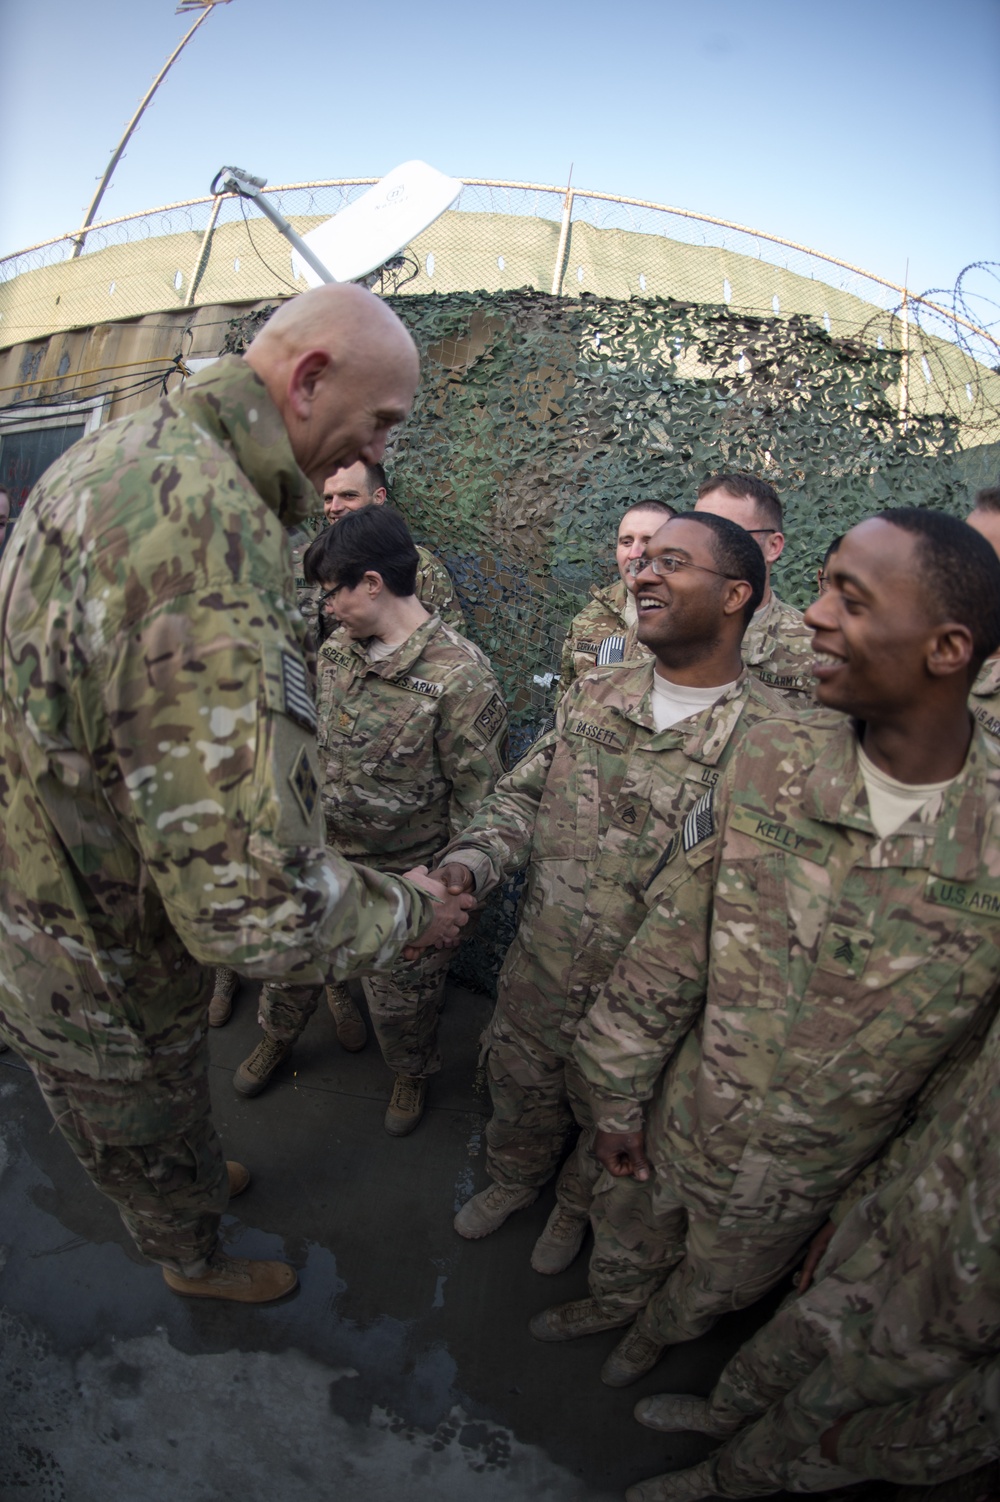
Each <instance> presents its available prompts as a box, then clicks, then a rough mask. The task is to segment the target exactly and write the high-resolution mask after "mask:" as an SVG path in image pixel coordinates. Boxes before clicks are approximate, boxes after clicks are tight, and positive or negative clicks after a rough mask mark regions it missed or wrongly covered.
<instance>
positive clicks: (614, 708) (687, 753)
mask: <svg viewBox="0 0 1000 1502" xmlns="http://www.w3.org/2000/svg"><path fill="white" fill-rule="evenodd" d="M646 552H647V555H648V558H647V561H646V562H645V565H643V563H642V562H640V564H639V567H640V572H639V575H638V578H637V580H636V590H637V599H638V602H639V633H640V636H641V637H642V640H643V641H644V642H645V644H646V645H647V646H648V647H649V648H650V649H651V651H652V652H653V653H655V654H656V658H657V662H656V664H655V666H656V672H655V673H654V661H653V660H650V661H648V662H637V663H634V664H632V665H627V666H624V667H618V668H597V669H594V670H592V671H591V672H590V673H587V674H585V675H584V677H583V678H581V679H579V680H578V681H577V682H576V683H574V684H573V686H572V688H571V689H570V691H569V693H568V694H566V695H565V696H564V698H563V699H562V701H561V703H560V705H559V709H558V711H557V716H556V725H555V728H554V729H553V730H552V731H550V732H549V733H548V734H547V735H545V736H543V737H542V738H541V739H540V740H539V741H538V742H537V743H536V744H535V745H534V746H532V748H531V750H530V752H529V753H528V755H527V756H526V757H525V758H524V759H523V760H522V761H521V762H520V763H519V764H518V765H517V767H515V769H514V770H513V772H511V773H510V774H509V775H508V776H507V777H505V778H504V779H503V781H502V782H501V783H500V784H499V785H498V787H497V791H496V793H495V794H494V795H493V797H492V798H490V799H488V800H487V802H486V804H485V805H484V807H483V808H482V809H481V810H480V812H479V814H478V815H477V816H476V818H475V819H474V820H473V821H472V823H471V824H470V825H469V827H468V828H467V829H466V830H465V832H464V834H463V835H462V836H461V837H460V838H459V839H458V840H456V841H453V842H452V845H451V846H450V847H449V849H448V851H447V852H446V853H445V854H444V855H443V856H442V858H441V859H442V864H443V866H444V870H443V871H442V872H441V873H440V874H441V875H442V877H443V879H444V880H445V882H446V884H448V883H449V882H450V881H451V873H452V872H454V871H455V867H456V865H457V866H460V867H461V871H460V872H459V873H456V880H457V878H458V877H459V876H460V875H464V876H465V877H466V879H467V880H468V882H469V886H470V887H471V885H472V880H473V879H474V881H475V891H476V895H477V896H480V895H482V894H484V893H486V892H489V891H491V890H492V889H493V888H494V887H495V886H496V885H497V884H498V883H499V882H500V881H501V880H503V879H504V878H505V877H508V876H510V875H511V873H513V872H514V871H517V870H519V869H522V868H523V867H524V866H525V865H528V881H527V891H526V896H525V903H524V910H523V915H522V918H521V923H520V927H519V929H518V932H517V936H516V938H515V940H514V943H513V945H512V946H511V949H510V951H509V952H508V955H507V958H506V961H505V963H504V967H503V970H502V972H501V975H500V984H499V999H498V1002H497V1007H496V1012H495V1014H494V1017H493V1020H492V1022H491V1024H490V1027H489V1029H488V1032H487V1035H486V1038H485V1039H484V1044H485V1047H486V1049H487V1050H488V1070H489V1081H490V1094H491V1097H492V1102H493V1117H492V1120H491V1121H490V1123H489V1125H488V1127H487V1131H486V1136H487V1144H488V1153H487V1168H488V1171H489V1175H490V1179H491V1183H490V1185H489V1187H488V1188H486V1189H485V1190H482V1191H481V1192H480V1193H479V1194H477V1195H475V1196H474V1197H473V1199H472V1200H470V1201H469V1202H468V1203H467V1204H466V1205H465V1206H463V1208H462V1209H461V1210H460V1211H459V1213H458V1216H457V1217H456V1221H455V1227H456V1229H457V1230H458V1231H459V1233H460V1234H461V1235H463V1236H469V1237H480V1236H485V1235H488V1234H489V1233H490V1232H491V1231H494V1230H496V1229H497V1228H498V1227H499V1226H500V1225H501V1224H502V1223H503V1221H504V1220H505V1219H506V1218H507V1216H508V1215H510V1214H511V1213H512V1212H513V1211H515V1210H517V1209H520V1208H521V1207H522V1206H525V1205H528V1204H530V1203H531V1202H532V1201H533V1200H534V1199H535V1198H537V1195H538V1190H539V1188H540V1186H541V1185H543V1184H544V1183H545V1182H546V1181H547V1180H548V1179H549V1178H550V1177H551V1176H552V1174H553V1172H554V1171H555V1169H556V1166H557V1165H558V1163H559V1159H560V1156H561V1154H562V1151H563V1148H564V1146H565V1143H566V1141H567V1137H568V1135H569V1134H570V1133H571V1131H572V1130H573V1128H574V1123H579V1124H580V1125H582V1126H584V1127H587V1126H589V1115H588V1113H587V1108H586V1102H585V1099H584V1096H583V1092H582V1090H581V1089H580V1084H579V1081H578V1078H577V1075H576V1071H575V1070H574V1068H573V1067H572V1065H571V1059H570V1055H571V1048H572V1044H573V1039H574V1036H575V1033H576V1028H577V1025H578V1023H579V1020H580V1018H581V1017H582V1016H583V1014H584V1012H585V1011H586V1009H587V1007H588V1006H589V1005H590V1003H591V1001H592V1000H593V999H594V997H595V996H596V995H597V994H598V992H599V990H600V988H601V986H602V985H603V984H604V982H605V980H606V979H607V977H608V975H609V974H610V972H611V968H612V966H613V965H614V963H615V960H616V959H617V957H618V955H619V954H620V953H621V950H622V949H623V947H624V946H625V944H626V943H627V942H628V939H629V937H630V936H631V934H633V933H634V932H635V930H636V929H637V928H638V926H639V924H640V923H641V922H642V919H643V918H644V917H645V911H646V910H645V907H644V906H643V901H642V894H643V890H644V888H645V887H646V886H647V885H648V883H649V882H650V881H651V880H653V878H654V876H655V874H656V871H657V869H658V866H659V865H660V864H662V862H663V861H664V859H665V858H666V855H667V853H668V852H669V851H670V850H671V849H672V848H673V846H674V845H675V844H676V843H677V840H678V838H679V833H680V829H681V826H682V824H683V822H684V819H685V817H686V816H687V814H688V813H689V811H690V810H691V809H692V808H693V807H694V805H695V804H696V803H697V802H698V800H699V798H701V797H702V796H703V794H704V791H705V789H706V788H709V787H712V786H713V785H714V783H715V782H716V780H717V779H718V777H719V775H720V771H721V769H722V767H724V766H725V764H726V761H727V759H728V757H729V756H730V754H731V752H732V749H733V747H734V746H735V745H736V744H737V742H738V741H739V739H740V737H741V736H742V735H744V734H746V733H747V729H748V727H749V726H750V725H753V724H754V723H756V722H757V721H758V720H762V719H764V720H767V719H770V718H771V717H773V716H774V715H776V714H780V713H782V711H783V705H782V701H781V700H780V698H779V697H778V696H777V695H774V694H771V693H770V692H769V691H768V690H764V689H763V688H762V687H761V686H760V685H759V684H757V683H756V682H755V680H753V679H752V678H751V677H750V675H749V674H748V673H746V672H745V671H744V670H743V668H742V664H741V662H740V655H739V644H740V639H741V637H742V634H743V630H744V627H745V623H746V619H747V617H748V615H749V610H750V608H752V605H753V603H754V602H755V600H756V598H757V597H759V594H760V591H761V590H762V589H763V584H764V576H763V567H762V564H761V559H760V553H759V549H758V548H757V547H756V544H754V543H752V542H751V541H750V540H749V539H748V538H747V536H746V534H745V533H744V532H743V531H742V529H741V528H738V527H735V526H733V525H732V524H731V523H728V522H726V521H724V520H722V519H720V518H715V517H694V516H691V515H689V516H688V517H687V518H677V519H674V520H672V521H669V522H668V523H667V524H666V525H665V526H664V527H662V528H661V529H660V530H659V531H658V532H657V533H656V534H655V535H654V537H653V538H652V539H651V540H650V542H649V543H648V544H647V548H646ZM661 559H662V560H663V563H662V567H663V570H664V573H663V575H662V576H660V575H659V574H658V573H656V572H654V571H653V565H655V566H656V567H657V568H659V567H661V564H660V560H661ZM675 563H676V570H675V571H674V572H669V573H668V572H667V569H668V568H669V569H673V568H674V564H675ZM661 704H663V705H664V709H665V712H664V713H662V714H661V708H660V706H661ZM658 726H659V727H660V728H658ZM529 861H530V864H529ZM591 1164H592V1159H591V1158H590V1155H589V1153H588V1152H587V1151H586V1149H585V1147H584V1148H583V1149H581V1150H580V1151H579V1152H578V1153H576V1154H574V1156H573V1158H572V1159H571V1160H570V1165H569V1167H568V1170H567V1171H565V1172H564V1173H563V1175H562V1177H561V1178H560V1181H559V1186H558V1193H557V1205H556V1209H555V1210H554V1211H553V1213H552V1216H551V1217H550V1220H549V1223H548V1225H547V1226H546V1228H545V1231H544V1232H543V1234H542V1236H541V1238H540V1239H539V1241H538V1243H537V1244H536V1246H535V1249H534V1252H533V1254H532V1265H533V1266H534V1267H535V1269H536V1270H537V1271H539V1272H547V1273H552V1272H557V1271H559V1270H560V1269H561V1268H562V1267H565V1266H568V1264H569V1262H570V1261H571V1260H572V1258H573V1257H574V1256H575V1255H576V1252H577V1251H578V1250H579V1247H580V1244H581V1242H582V1239H583V1235H584V1232H585V1231H586V1226H587V1214H588V1207H589V1202H590V1194H591V1186H592V1183H593V1181H594V1180H595V1179H596V1177H597V1171H598V1169H597V1165H596V1163H593V1166H591ZM627 1317H628V1316H626V1317H625V1318H626V1319H627ZM624 1322H625V1320H622V1321H621V1323H624Z"/></svg>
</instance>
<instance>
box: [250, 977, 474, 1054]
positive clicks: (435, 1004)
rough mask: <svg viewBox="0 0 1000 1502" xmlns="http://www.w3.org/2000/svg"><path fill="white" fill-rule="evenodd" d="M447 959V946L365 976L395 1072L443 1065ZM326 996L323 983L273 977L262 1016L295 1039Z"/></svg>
mask: <svg viewBox="0 0 1000 1502" xmlns="http://www.w3.org/2000/svg"><path fill="white" fill-rule="evenodd" d="M448 961H449V955H448V953H447V951H446V950H438V949H432V950H429V951H426V952H425V953H422V954H421V955H420V956H419V957H418V958H417V959H416V960H413V961H406V960H400V961H399V963H398V964H396V965H393V967H392V969H391V970H388V971H386V972H385V973H384V974H381V973H380V974H376V975H368V976H366V977H365V978H364V980H363V981H362V985H363V986H364V991H365V1000H366V1001H367V1002H368V1010H369V1012H370V1014H371V1020H372V1027H373V1028H374V1030H375V1036H376V1038H377V1039H378V1043H379V1047H380V1048H381V1050H382V1057H383V1058H384V1059H385V1062H386V1063H387V1064H388V1066H389V1068H390V1069H391V1070H392V1071H393V1072H394V1073H395V1074H405V1075H409V1076H411V1077H416V1076H418V1075H428V1074H435V1073H436V1072H437V1071H438V1070H439V1069H440V1068H441V1055H440V1053H439V1052H438V1047H437V1032H438V1021H439V1019H440V1016H441V1008H442V1006H443V1005H444V988H445V982H446V980H447V975H448ZM322 997H323V987H322V986H285V985H279V984H274V983H268V984H267V985H265V986H263V987H262V988H261V993H260V1004H259V1007H258V1012H257V1020H258V1022H259V1023H260V1025H261V1027H262V1028H263V1029H264V1031H265V1033H267V1034H268V1036H269V1037H272V1038H278V1039H279V1040H280V1041H281V1042H282V1043H294V1042H295V1039H296V1038H297V1037H298V1036H299V1034H300V1033H301V1032H302V1030H303V1028H304V1027H305V1025H306V1023H307V1022H308V1021H309V1018H310V1017H311V1016H312V1014H313V1012H315V1010H316V1008H317V1006H318V1005H319V1003H320V1001H321V999H322Z"/></svg>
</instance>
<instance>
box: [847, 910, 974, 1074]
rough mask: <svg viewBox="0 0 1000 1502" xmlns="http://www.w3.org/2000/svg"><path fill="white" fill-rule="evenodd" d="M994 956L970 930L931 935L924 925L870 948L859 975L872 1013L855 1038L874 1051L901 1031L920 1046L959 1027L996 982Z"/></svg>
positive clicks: (884, 1046) (899, 1036) (896, 1036)
mask: <svg viewBox="0 0 1000 1502" xmlns="http://www.w3.org/2000/svg"><path fill="white" fill-rule="evenodd" d="M920 940H923V942H922V943H921V942H919V941H920ZM893 951H894V952H893ZM998 958H1000V956H998V954H997V951H996V949H995V948H994V946H993V945H992V944H990V943H988V942H986V941H985V940H984V938H983V936H982V935H980V934H977V933H974V932H965V933H957V934H956V933H953V934H947V935H941V934H938V935H935V934H934V933H933V932H928V931H927V930H926V929H925V930H923V932H920V933H917V934H916V935H915V936H914V941H913V942H911V943H910V944H909V945H907V946H903V945H900V946H898V947H894V946H891V945H880V946H878V948H877V949H873V950H872V952H871V953H870V954H869V956H868V958H867V960H866V961H865V963H864V964H863V965H861V966H860V970H859V979H860V981H861V986H862V988H863V996H864V1000H865V1001H867V1002H868V1005H869V1006H870V1007H871V1010H872V1011H873V1013H874V1015H873V1016H872V1017H871V1020H870V1021H869V1022H866V1023H865V1025H864V1027H862V1028H861V1030H860V1032H859V1033H858V1043H859V1044H860V1046H861V1047H862V1048H863V1049H864V1050H865V1051H866V1052H867V1053H870V1054H875V1055H879V1054H881V1053H882V1052H883V1050H884V1049H885V1048H886V1047H887V1046H888V1045H889V1044H890V1043H891V1042H893V1040H897V1039H899V1038H901V1037H902V1036H903V1035H904V1034H906V1035H909V1036H910V1037H911V1038H912V1043H913V1045H914V1046H917V1047H919V1045H920V1043H921V1040H926V1041H928V1042H930V1041H932V1040H933V1039H934V1038H936V1037H938V1036H939V1034H940V1032H941V1030H942V1029H944V1030H945V1031H948V1032H950V1031H952V1029H959V1030H960V1029H961V1027H962V1026H964V1023H965V1021H966V1020H967V1019H968V1018H969V1017H971V1016H972V1015H973V1013H974V1012H975V1011H976V1010H977V1009H978V1007H979V1005H980V1004H981V1000H982V996H983V993H984V991H985V990H988V989H989V988H990V987H991V986H992V985H994V984H995V983H996V980H997V978H998V966H997V961H998ZM824 968H826V967H824ZM867 1010H868V1008H865V1011H867Z"/></svg>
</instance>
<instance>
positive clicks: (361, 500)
mask: <svg viewBox="0 0 1000 1502" xmlns="http://www.w3.org/2000/svg"><path fill="white" fill-rule="evenodd" d="M387 496H388V487H387V481H386V475H385V470H384V469H383V467H382V465H381V464H376V463H369V462H368V461H367V460H364V459H358V460H357V461H356V462H355V463H354V464H347V465H344V466H342V467H341V468H339V469H336V470H334V472H333V474H331V475H327V477H326V480H325V481H324V482H323V514H324V516H325V518H326V521H327V522H328V523H329V524H330V525H331V526H332V525H333V524H334V523H335V522H338V521H339V520H340V519H341V517H343V516H349V515H350V514H351V512H353V511H360V510H362V509H363V508H364V507H365V506H384V505H385V502H386V499H387ZM321 530H322V522H321V521H320V520H319V519H317V518H314V517H310V518H307V519H306V522H304V523H302V524H300V526H299V527H297V528H296V531H295V532H294V533H293V535H292V538H291V543H292V572H293V574H294V576H295V590H296V595H297V598H298V605H299V609H300V610H301V612H302V614H303V615H304V616H305V619H306V624H307V625H308V626H309V627H310V628H311V629H313V634H314V637H315V641H314V645H316V646H318V645H319V643H320V641H321V640H322V638H323V636H324V635H325V634H326V633H327V632H328V631H329V630H330V629H332V625H331V617H330V616H328V615H324V611H323V591H322V590H321V589H320V588H319V587H318V585H316V584H310V583H309V581H308V580H307V579H306V577H305V572H304V568H303V560H304V558H305V555H306V552H307V551H308V549H309V548H310V547H311V545H312V544H313V543H314V542H315V540H316V537H317V535H318V534H319V533H320V531H321ZM417 559H418V562H417V583H416V588H415V591H414V593H415V594H416V596H417V599H418V600H419V601H420V603H421V605H423V607H424V609H425V610H427V611H428V613H429V614H430V615H439V616H440V617H441V619H442V620H443V621H444V623H445V625H446V626H450V627H451V628H452V629H453V630H454V631H461V632H463V633H464V631H465V619H464V617H463V615H462V610H461V607H460V605H459V603H458V600H457V598H456V596H455V587H454V585H453V584H452V582H451V575H450V574H449V573H448V570H447V569H446V568H445V566H444V564H443V563H442V562H441V561H440V559H438V558H435V557H434V554H433V553H430V552H428V550H427V549H426V548H422V547H419V546H418V547H417ZM238 986H239V976H238V975H237V974H236V971H235V970H233V969H232V968H231V967H230V966H228V965H220V966H219V967H218V969H217V970H216V971H215V976H214V984H213V991H212V998H211V1000H210V1001H209V1004H208V1020H209V1023H210V1024H211V1026H212V1027H223V1026H224V1025H225V1023H227V1022H228V1021H229V1019H230V1017H231V1016H232V1012H233V1000H234V998H235V996H236V991H237V987H238ZM330 996H331V1006H332V1005H333V999H334V998H335V997H336V996H339V997H340V998H341V1002H342V1005H341V1006H340V1008H339V1013H335V1014H334V1015H335V1016H337V1036H338V1037H339V1039H340V1041H341V1043H342V1044H343V1046H344V1048H346V1049H348V1050H349V1051H351V1052H355V1051H357V1050H358V1049H361V1048H364V1046H365V1025H364V1021H363V1019H362V1017H361V1014H360V1012H359V1011H358V1009H357V1007H356V1006H355V1005H354V1003H353V1001H351V999H350V992H349V991H347V989H346V987H338V988H336V990H333V989H331V992H330Z"/></svg>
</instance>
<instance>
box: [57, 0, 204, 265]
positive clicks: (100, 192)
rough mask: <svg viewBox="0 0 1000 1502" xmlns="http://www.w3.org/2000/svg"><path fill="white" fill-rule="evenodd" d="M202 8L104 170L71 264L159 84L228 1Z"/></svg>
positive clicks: (130, 122)
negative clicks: (201, 27)
mask: <svg viewBox="0 0 1000 1502" xmlns="http://www.w3.org/2000/svg"><path fill="white" fill-rule="evenodd" d="M203 4H204V6H205V9H204V10H203V11H202V13H201V15H200V16H199V17H198V19H197V21H195V23H194V25H193V26H192V27H191V30H190V31H189V32H188V33H187V35H186V36H185V37H183V38H182V40H181V41H180V43H179V44H178V45H177V46H176V47H175V48H174V50H173V52H171V54H170V56H169V57H168V58H167V60H166V62H165V63H164V64H163V67H162V68H161V69H160V71H159V73H157V75H156V77H155V78H154V79H153V82H152V83H151V84H150V86H149V88H148V89H147V90H146V94H145V96H144V98H143V100H142V103H141V104H140V105H139V108H138V109H137V110H136V112H135V114H134V115H133V116H132V118H131V120H130V121H129V122H128V125H127V126H126V128H125V134H124V135H123V136H122V138H121V140H120V141H119V142H118V146H117V148H116V150H115V154H114V156H113V157H112V158H111V160H110V162H109V163H108V165H107V168H106V169H105V173H104V176H103V177H102V178H101V181H100V183H99V185H98V188H97V192H96V193H95V194H94V196H93V198H92V199H91V203H90V208H89V209H88V210H87V217H86V218H85V219H84V221H83V223H82V224H81V225H80V228H79V230H78V231H77V234H76V237H75V238H76V244H75V245H74V247H73V254H72V256H71V257H70V259H71V260H74V261H75V260H76V258H77V256H79V255H81V254H82V252H83V246H84V242H85V241H86V238H87V230H88V228H89V227H90V225H91V224H93V222H94V216H95V214H96V213H97V210H98V208H99V206H100V202H101V199H102V198H103V197H104V193H105V190H106V189H107V186H108V184H109V183H110V181H111V175H112V173H113V172H114V170H115V168H116V167H117V166H118V163H119V162H120V161H121V159H122V155H123V153H124V151H125V147H126V146H127V145H128V143H129V140H130V139H131V137H132V133H133V131H134V130H135V128H136V126H137V125H138V124H139V121H140V120H141V119H142V116H143V113H144V112H145V109H146V106H147V105H148V103H149V101H150V100H151V99H152V97H153V95H154V94H155V93H156V91H157V89H158V88H159V87H160V84H161V83H162V82H163V80H164V79H165V78H166V76H167V74H168V73H169V72H170V69H171V68H172V67H173V65H174V63H175V62H176V61H177V59H178V58H179V57H180V55H181V53H182V52H183V51H184V48H185V47H186V46H187V44H188V42H190V40H191V38H192V37H193V36H194V34H195V32H196V31H197V30H198V27H199V26H200V25H201V24H202V22H203V21H206V20H207V19H208V17H209V14H210V13H211V11H213V10H214V9H215V7H216V6H217V5H228V4H229V0H203Z"/></svg>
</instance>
